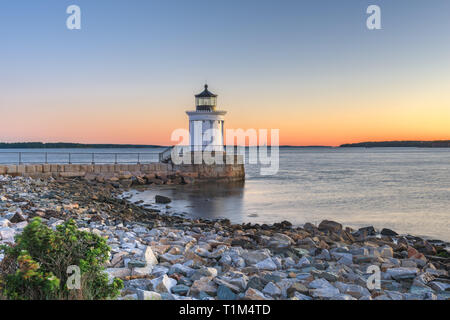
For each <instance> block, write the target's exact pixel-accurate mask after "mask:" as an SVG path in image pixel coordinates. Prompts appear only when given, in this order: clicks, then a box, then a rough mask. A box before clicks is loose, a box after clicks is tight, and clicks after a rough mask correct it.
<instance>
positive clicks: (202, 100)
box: [186, 84, 227, 151]
mask: <svg viewBox="0 0 450 320" xmlns="http://www.w3.org/2000/svg"><path fill="white" fill-rule="evenodd" d="M195 105H196V109H195V111H186V113H187V115H188V116H189V134H190V148H191V151H203V150H209V151H223V150H224V147H223V143H224V138H223V125H224V116H225V114H226V113H227V112H226V111H222V110H217V109H216V107H217V95H216V94H213V93H211V92H210V91H209V90H208V85H206V84H205V90H203V92H202V93H199V94H197V95H196V96H195Z"/></svg>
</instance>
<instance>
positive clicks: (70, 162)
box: [69, 152, 72, 164]
mask: <svg viewBox="0 0 450 320" xmlns="http://www.w3.org/2000/svg"><path fill="white" fill-rule="evenodd" d="M71 155H72V154H71V153H70V152H69V164H72V158H71Z"/></svg>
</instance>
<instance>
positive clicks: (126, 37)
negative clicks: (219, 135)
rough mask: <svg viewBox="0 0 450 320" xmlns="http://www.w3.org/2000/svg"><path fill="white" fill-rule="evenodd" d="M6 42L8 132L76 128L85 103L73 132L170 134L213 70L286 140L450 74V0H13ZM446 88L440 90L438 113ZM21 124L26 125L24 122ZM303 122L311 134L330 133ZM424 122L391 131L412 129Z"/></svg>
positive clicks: (1, 58) (217, 82) (227, 96)
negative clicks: (75, 26) (78, 21)
mask: <svg viewBox="0 0 450 320" xmlns="http://www.w3.org/2000/svg"><path fill="white" fill-rule="evenodd" d="M431 3H432V4H431ZM71 4H76V5H79V6H80V8H81V12H82V30H77V31H70V30H67V28H66V25H65V21H66V18H67V16H68V15H67V14H66V12H65V11H66V8H67V7H68V6H69V5H71ZM370 4H377V5H379V6H380V7H381V10H382V27H383V29H382V30H376V31H369V30H368V29H367V28H366V23H365V21H366V19H367V14H366V13H365V11H366V8H367V6H368V5H370ZM0 41H1V42H0V43H1V50H0V69H1V74H0V110H1V111H2V113H3V115H4V119H7V120H8V123H9V126H6V124H5V125H4V126H3V130H2V129H0V140H2V136H3V137H4V139H3V140H14V141H15V140H30V139H33V138H34V139H35V140H52V141H55V140H58V139H60V140H71V139H70V137H72V136H74V134H75V132H76V124H77V123H78V124H79V123H80V119H82V118H80V116H79V113H88V112H91V113H92V116H91V120H86V125H87V126H89V128H87V129H86V131H85V132H82V133H81V135H80V136H78V137H77V136H74V137H73V139H72V140H74V139H75V140H76V139H77V138H78V139H80V140H83V141H89V142H124V143H125V142H129V143H133V142H144V141H148V140H152V141H148V143H162V142H163V141H166V142H167V139H168V136H169V135H170V131H171V130H172V129H175V128H177V127H179V126H181V125H184V123H185V122H186V119H185V115H184V113H183V112H184V110H186V109H189V108H192V103H193V97H192V95H193V94H194V93H197V92H198V91H200V90H201V88H202V85H203V83H204V81H205V80H207V81H208V83H209V84H210V88H211V89H212V90H213V91H215V92H216V93H218V94H219V95H220V96H219V99H220V100H219V101H220V103H222V104H223V105H224V106H226V108H227V110H229V111H230V113H229V122H228V123H229V124H230V125H232V126H233V127H244V128H245V127H256V128H258V127H264V128H270V127H273V128H280V129H283V128H284V127H286V129H285V132H287V133H288V135H286V137H289V138H286V142H288V141H289V143H292V144H296V141H297V140H295V139H294V136H295V135H296V124H295V123H294V122H292V119H293V118H305V119H311V120H310V121H309V122H308V123H303V124H302V126H303V127H307V128H309V127H314V124H315V123H319V118H320V117H323V116H324V115H326V114H328V113H329V112H331V114H335V117H336V119H337V121H339V117H338V114H340V115H341V116H342V117H345V116H346V115H348V114H352V113H354V112H355V110H357V111H358V112H360V108H362V109H364V110H366V109H367V112H369V113H370V112H371V110H372V109H371V108H376V106H374V105H372V104H371V103H369V104H368V105H367V106H366V105H365V104H366V103H365V102H367V101H368V100H370V99H373V98H374V96H375V97H376V98H377V99H381V100H379V101H378V100H377V101H378V102H377V103H379V104H382V105H383V108H387V107H386V103H388V102H389V101H391V102H392V101H393V100H396V99H399V100H400V101H403V102H402V103H404V104H407V103H408V101H409V100H408V99H412V98H411V95H410V92H417V91H420V90H424V92H428V93H429V96H433V95H435V92H434V91H433V90H437V89H439V90H440V91H443V90H444V89H445V88H446V87H448V85H449V83H446V81H448V80H449V71H450V62H449V60H450V59H449V57H450V1H447V0H433V1H432V2H430V1H414V0H409V1H406V0H396V1H386V0H385V1H382V0H372V1H364V0H362V1H359V0H354V1H352V0H347V1H332V0H328V1H324V0H310V1H300V0H295V1H289V0H280V1H275V0H270V1H269V0H240V1H238V0H227V1H224V0H213V1H204V0H192V1H186V0H184V1H183V0H179V1H175V0H160V1H150V0H149V1H138V0H128V1H107V0H70V1H65V0H39V1H36V0H33V1H31V0H29V1H24V0H14V1H6V0H0ZM440 91H438V92H440ZM447 97H448V96H447V95H444V96H441V97H439V99H437V100H438V101H439V108H438V109H437V112H440V111H439V110H442V109H443V108H444V107H445V105H447V106H448V102H449V101H448V100H447ZM420 98H421V97H419V98H417V97H416V98H414V100H415V101H417V99H420ZM422 98H423V99H426V97H422ZM392 108H394V109H395V108H396V106H392ZM416 108H422V109H421V110H422V112H423V113H425V112H426V106H425V104H424V105H423V106H416ZM312 110H317V112H313V111H312ZM397 111H398V110H397ZM384 112H389V109H387V110H384ZM283 113H284V114H285V115H284V117H282V116H281V115H280V114H283ZM139 114H141V115H143V116H144V117H147V122H144V121H143V120H142V116H139ZM27 115H28V116H27ZM46 115H50V116H46ZM57 115H59V116H60V117H57ZM105 115H108V116H107V118H106V119H105ZM131 115H135V117H137V118H138V119H135V118H133V117H132V116H131ZM155 115H157V116H158V118H159V119H158V120H157V119H156V117H155ZM363 116H364V115H363V114H361V117H363ZM365 116H367V114H366V115H365ZM19 117H21V118H22V120H23V122H20V124H18V123H14V121H16V120H14V119H18V118H19ZM41 117H42V119H41ZM308 117H311V118H308ZM49 118H50V120H52V121H50V120H49ZM92 119H93V120H92ZM120 119H123V120H124V121H130V122H133V121H136V126H138V127H139V126H140V127H139V128H140V129H139V130H138V131H136V132H134V131H133V132H132V134H131V135H130V136H129V137H128V136H127V138H126V139H125V140H123V139H122V138H121V137H120V136H118V135H117V133H116V131H117V130H116V129H114V126H116V128H117V125H118V124H119V120H120ZM316 119H317V120H316ZM414 119H415V118H414ZM38 120H39V121H41V126H38V125H37V124H36V121H38ZM56 121H58V122H59V124H54V123H55V122H56ZM77 121H78V122H77ZM102 121H103V122H102ZM164 121H171V122H172V123H173V126H167V125H162V124H161V123H160V122H164ZM305 121H306V120H305ZM355 121H357V119H355ZM411 121H412V120H411ZM433 121H434V120H433V119H429V121H428V122H429V123H428V124H427V127H426V128H425V127H424V128H423V129H422V128H418V130H417V131H416V132H417V134H416V136H417V138H420V137H428V136H430V137H434V136H435V137H436V138H444V136H446V135H448V136H450V132H448V131H445V129H444V128H442V130H440V131H438V132H434V131H432V132H431V131H430V130H429V127H431V126H432V124H430V123H431V122H433ZM449 121H450V120H449ZM99 122H102V124H101V128H104V130H103V129H102V131H101V132H97V136H96V135H95V134H96V132H95V130H93V129H92V128H91V126H92V123H97V124H98V123H99ZM412 122H413V123H414V125H416V122H414V121H412ZM42 124H44V127H45V129H42V128H39V127H42ZM51 124H54V126H52V125H51ZM382 124H383V123H382V121H381V120H380V121H379V125H378V126H376V128H373V130H380V128H382V127H383V126H382ZM20 125H24V126H26V127H27V130H19V129H20V128H18V129H16V130H15V129H14V128H17V127H18V126H20ZM147 125H148V127H146V126H147ZM391 125H392V124H389V126H391ZM327 127H328V126H327ZM362 127H364V126H362ZM120 128H121V129H123V128H126V127H120ZM358 128H359V127H355V130H359V129H358ZM297 129H298V130H299V131H298V135H299V136H302V137H304V139H299V140H298V144H305V143H306V144H307V143H312V144H314V143H315V142H317V143H321V142H323V143H326V141H325V140H323V139H324V138H323V137H322V136H321V135H319V134H318V133H314V132H312V133H311V132H303V131H300V128H297ZM324 129H325V128H322V131H323V130H324ZM413 129H414V128H412V129H410V130H406V129H405V130H406V131H402V132H400V133H398V134H397V135H396V136H395V137H394V136H393V137H392V138H402V137H405V138H407V137H411V138H412V137H413V136H414V132H415V131H414V130H413ZM392 130H393V129H392V128H390V127H389V130H388V131H386V133H383V132H381V133H380V135H381V136H386V137H387V138H388V137H390V136H389V134H391V131H392ZM392 132H394V131H392ZM331 134H333V132H330V135H331ZM142 135H144V136H142ZM394 135H395V134H394ZM319 136H320V137H319ZM96 137H98V138H96ZM141 137H143V138H142V139H141ZM315 137H317V138H315ZM376 137H378V135H377V134H376V133H361V134H359V135H356V136H352V135H349V134H346V135H343V136H342V137H340V138H339V139H342V143H344V142H348V141H349V140H358V139H364V138H376ZM127 139H128V140H127ZM153 140H155V141H153ZM338 142H339V141H334V140H333V141H331V140H330V143H331V144H333V143H338Z"/></svg>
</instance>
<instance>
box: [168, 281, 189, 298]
mask: <svg viewBox="0 0 450 320" xmlns="http://www.w3.org/2000/svg"><path fill="white" fill-rule="evenodd" d="M188 291H189V287H188V286H186V285H183V284H177V285H175V286H173V287H172V288H171V292H172V293H173V294H177V295H180V296H184V295H186V294H187V293H188Z"/></svg>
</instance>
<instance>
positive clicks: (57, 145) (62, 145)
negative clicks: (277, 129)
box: [0, 140, 450, 149]
mask: <svg viewBox="0 0 450 320" xmlns="http://www.w3.org/2000/svg"><path fill="white" fill-rule="evenodd" d="M167 147H168V146H163V145H152V144H151V145H142V144H113V143H106V144H99V143H97V144H87V143H71V142H49V143H45V142H0V149H66V148H70V149H77V148H80V149H82V148H92V149H113V148H116V149H126V148H167ZM279 147H280V148H325V149H330V148H450V140H435V141H378V142H357V143H345V144H341V145H340V146H337V147H334V146H316V145H312V146H291V145H282V146H279Z"/></svg>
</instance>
